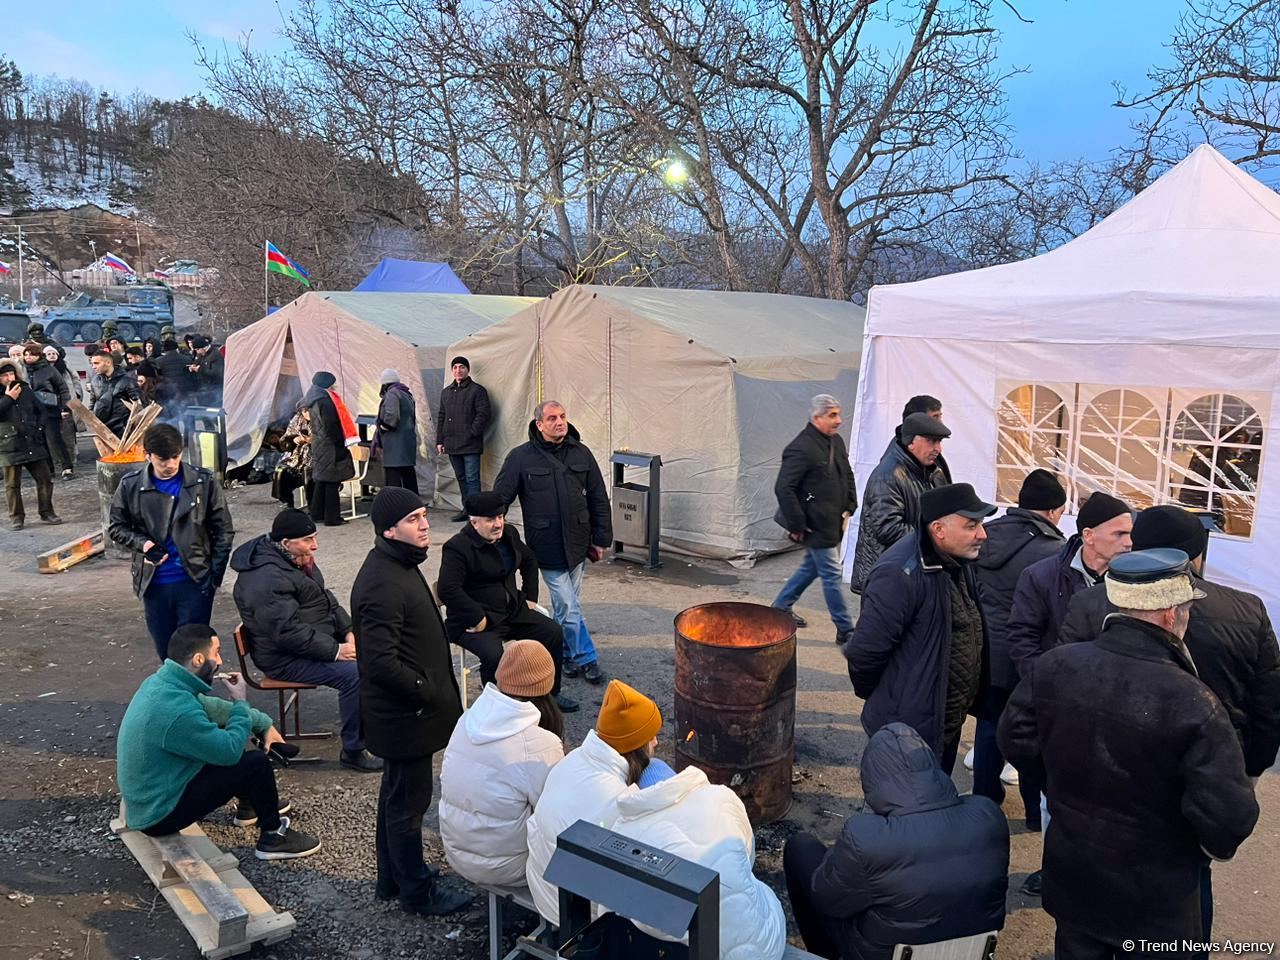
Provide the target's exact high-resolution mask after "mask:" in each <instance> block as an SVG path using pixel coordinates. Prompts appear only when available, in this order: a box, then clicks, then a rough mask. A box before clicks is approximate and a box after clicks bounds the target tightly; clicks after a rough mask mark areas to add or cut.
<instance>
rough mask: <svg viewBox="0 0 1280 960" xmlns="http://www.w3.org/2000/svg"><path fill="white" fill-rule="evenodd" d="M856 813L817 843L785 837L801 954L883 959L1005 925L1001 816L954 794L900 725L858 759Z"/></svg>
mask: <svg viewBox="0 0 1280 960" xmlns="http://www.w3.org/2000/svg"><path fill="white" fill-rule="evenodd" d="M861 775H862V793H863V795H864V796H865V797H866V799H867V802H866V809H864V810H863V811H862V812H861V813H858V814H856V815H854V816H852V817H850V818H849V819H848V820H846V821H845V825H844V829H843V830H841V832H840V836H839V837H838V838H837V839H836V842H835V846H833V847H832V848H831V849H829V850H828V849H827V848H826V847H825V846H824V845H823V844H822V842H821V841H820V840H818V839H817V838H816V837H814V836H812V835H811V834H808V833H798V834H796V835H795V836H793V837H791V838H790V839H789V840H787V844H786V847H785V848H784V850H783V854H782V867H783V872H784V874H785V875H786V880H787V891H788V893H789V894H790V897H791V910H792V912H793V913H794V914H795V918H796V926H797V927H799V928H800V936H801V937H803V938H804V945H805V949H807V950H809V951H810V952H811V953H816V954H817V955H818V956H820V957H827V958H828V960H839V958H840V957H846V958H854V957H857V958H858V960H890V958H891V957H892V956H893V951H894V947H895V946H896V945H897V944H900V943H906V944H924V943H937V942H939V941H942V940H953V939H956V938H959V937H970V936H975V935H977V934H982V933H992V932H994V931H997V930H1000V929H1002V928H1003V927H1004V915H1005V893H1006V891H1007V889H1008V886H1009V823H1008V821H1007V820H1005V818H1004V814H1002V813H1001V812H1000V808H999V807H998V806H996V805H995V804H994V803H992V802H991V801H990V800H988V799H987V798H986V797H979V796H968V797H961V796H960V795H959V794H958V793H957V792H956V786H955V784H954V783H952V782H951V778H950V777H948V776H947V775H946V774H945V773H943V772H942V770H941V769H940V768H939V767H938V758H937V756H936V754H934V752H933V751H932V750H930V749H929V746H928V744H926V743H925V742H924V741H923V740H921V739H920V735H919V734H918V733H916V732H915V731H914V730H912V729H911V728H910V727H909V726H907V725H906V724H905V723H891V724H889V725H888V726H885V727H882V728H881V729H880V730H878V731H876V733H875V735H874V736H872V738H871V742H870V743H868V744H867V748H866V750H865V751H863V754H862V763H861Z"/></svg>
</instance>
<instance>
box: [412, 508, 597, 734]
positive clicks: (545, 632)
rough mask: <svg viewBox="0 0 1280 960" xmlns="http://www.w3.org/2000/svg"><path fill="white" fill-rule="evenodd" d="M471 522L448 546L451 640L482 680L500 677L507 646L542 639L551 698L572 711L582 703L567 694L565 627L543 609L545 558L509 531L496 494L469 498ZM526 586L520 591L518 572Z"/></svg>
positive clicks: (444, 573)
mask: <svg viewBox="0 0 1280 960" xmlns="http://www.w3.org/2000/svg"><path fill="white" fill-rule="evenodd" d="M467 515H468V517H469V522H468V523H467V525H466V526H464V527H463V528H462V529H461V530H459V531H458V532H457V533H456V534H454V535H453V536H452V537H450V538H449V539H448V540H447V541H446V542H445V545H444V548H443V552H442V553H441V556H440V579H439V581H438V582H437V585H436V592H437V594H438V595H439V597H440V602H441V603H442V604H444V606H445V609H446V610H448V614H449V615H448V617H447V618H446V620H445V622H444V627H445V631H446V632H447V633H448V635H449V641H450V642H451V643H456V644H457V645H458V646H460V647H462V648H464V649H466V650H470V651H471V652H472V653H474V654H475V655H476V656H477V657H479V658H480V682H481V683H482V684H490V683H493V682H494V681H495V680H496V679H497V675H498V662H499V661H500V660H501V659H502V644H503V641H505V640H536V641H538V642H539V643H540V644H542V645H543V646H544V647H546V648H547V652H548V653H549V654H551V661H552V663H553V664H555V680H554V683H553V684H552V687H551V695H552V696H553V697H554V698H555V700H556V703H557V704H558V705H559V706H560V709H561V710H562V711H564V712H566V713H572V712H574V711H575V710H577V709H578V702H577V701H576V700H571V699H569V698H568V697H566V696H563V695H562V694H561V693H560V675H561V670H562V662H563V659H564V628H563V627H561V626H560V624H558V623H556V622H555V621H554V620H552V619H551V618H550V617H548V616H547V615H546V614H545V613H541V612H539V611H538V609H537V606H538V558H537V557H535V556H534V555H533V551H532V550H530V549H529V548H528V546H526V545H525V542H524V541H523V540H521V539H520V534H519V533H517V532H516V528H515V527H510V526H507V522H506V520H507V505H506V503H505V502H504V501H503V499H502V497H501V496H500V495H499V494H497V493H494V492H493V491H492V490H484V491H481V492H480V493H473V494H472V495H471V496H470V497H468V498H467ZM517 571H519V573H520V585H519V586H516V572H517Z"/></svg>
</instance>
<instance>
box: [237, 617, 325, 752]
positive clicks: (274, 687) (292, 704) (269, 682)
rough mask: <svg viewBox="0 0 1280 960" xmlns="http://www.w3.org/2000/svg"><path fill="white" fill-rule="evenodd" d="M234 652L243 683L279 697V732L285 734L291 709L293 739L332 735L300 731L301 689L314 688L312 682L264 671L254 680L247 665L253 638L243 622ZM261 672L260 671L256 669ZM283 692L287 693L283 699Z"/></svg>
mask: <svg viewBox="0 0 1280 960" xmlns="http://www.w3.org/2000/svg"><path fill="white" fill-rule="evenodd" d="M235 638H236V654H237V655H238V656H239V657H240V674H241V676H243V677H244V681H245V683H247V684H249V686H251V687H253V689H255V690H262V691H265V692H268V693H270V692H271V691H275V693H276V694H277V696H278V697H279V698H280V700H279V703H280V733H281V734H285V723H286V721H287V718H288V716H289V711H290V710H292V711H293V737H292V738H291V739H294V740H319V739H321V738H323V737H332V736H333V731H332V730H316V731H311V732H308V733H303V732H302V691H304V690H314V689H315V688H316V685H315V684H314V683H297V682H295V681H293V680H273V679H272V678H271V677H268V676H267V675H266V674H265V673H264V674H262V679H261V680H255V679H254V677H253V673H252V672H251V669H252V668H251V667H250V665H249V657H250V656H252V652H253V651H252V649H251V648H252V643H253V640H252V638H251V637H250V636H249V631H247V630H245V628H244V624H243V623H242V624H240V625H238V626H237V627H236V632H235ZM258 672H259V673H261V671H258ZM285 693H288V694H289V697H288V699H287V700H286V699H285Z"/></svg>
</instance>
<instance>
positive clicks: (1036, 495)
mask: <svg viewBox="0 0 1280 960" xmlns="http://www.w3.org/2000/svg"><path fill="white" fill-rule="evenodd" d="M1066 502H1067V491H1065V490H1063V489H1062V484H1061V483H1059V482H1058V478H1057V477H1055V476H1054V475H1053V474H1052V473H1050V472H1049V471H1048V470H1032V471H1031V472H1030V473H1028V474H1027V479H1025V480H1023V481H1022V489H1021V490H1019V491H1018V506H1020V507H1021V508H1022V509H1023V510H1057V509H1058V508H1059V507H1060V506H1062V505H1063V504H1064V503H1066Z"/></svg>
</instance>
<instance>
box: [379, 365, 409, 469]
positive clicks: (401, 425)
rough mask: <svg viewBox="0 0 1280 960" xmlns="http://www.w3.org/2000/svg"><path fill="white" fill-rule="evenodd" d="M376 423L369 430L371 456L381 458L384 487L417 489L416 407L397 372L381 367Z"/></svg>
mask: <svg viewBox="0 0 1280 960" xmlns="http://www.w3.org/2000/svg"><path fill="white" fill-rule="evenodd" d="M380 379H381V380H382V387H381V389H380V392H379V395H380V396H381V397H382V400H381V402H379V404H378V426H377V429H376V430H374V432H373V456H374V457H376V458H377V459H379V460H381V461H382V470H383V473H384V474H385V475H386V485H387V486H388V487H404V488H405V489H406V490H411V491H413V492H414V493H417V492H418V468H417V464H418V409H417V404H415V403H414V401H413V393H412V392H411V391H410V390H409V388H408V387H406V386H405V385H404V384H403V383H401V382H400V374H399V373H398V372H397V371H395V370H391V369H387V370H383V371H382V377H381V378H380Z"/></svg>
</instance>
